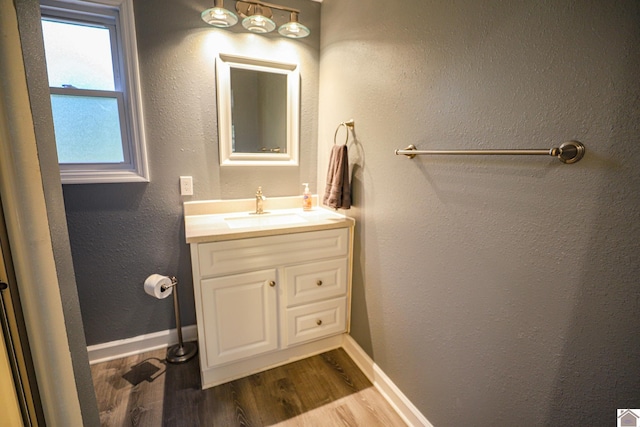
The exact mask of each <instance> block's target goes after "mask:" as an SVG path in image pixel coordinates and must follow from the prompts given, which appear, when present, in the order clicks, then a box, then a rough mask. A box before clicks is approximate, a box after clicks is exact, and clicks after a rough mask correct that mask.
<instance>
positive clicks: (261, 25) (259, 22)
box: [242, 15, 276, 33]
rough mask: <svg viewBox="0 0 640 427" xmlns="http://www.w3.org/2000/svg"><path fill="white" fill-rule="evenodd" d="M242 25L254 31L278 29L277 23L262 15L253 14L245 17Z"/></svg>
mask: <svg viewBox="0 0 640 427" xmlns="http://www.w3.org/2000/svg"><path fill="white" fill-rule="evenodd" d="M242 26H243V27H244V28H246V29H247V30H249V31H251V32H254V33H270V32H271V31H273V30H275V29H276V23H275V22H273V20H271V19H269V18H267V17H266V16H262V15H251V16H248V17H246V18H244V20H243V21H242Z"/></svg>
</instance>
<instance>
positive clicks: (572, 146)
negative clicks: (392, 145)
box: [395, 141, 586, 163]
mask: <svg viewBox="0 0 640 427" xmlns="http://www.w3.org/2000/svg"><path fill="white" fill-rule="evenodd" d="M585 151H586V149H585V147H584V145H583V144H582V143H581V142H578V141H568V142H565V143H563V144H562V145H560V147H555V148H548V149H539V150H538V149H533V150H525V149H515V150H418V149H417V148H416V146H415V145H413V144H411V145H409V146H408V147H407V148H405V149H403V150H395V153H396V156H399V155H401V154H402V155H405V156H407V157H409V158H410V159H413V158H414V157H415V156H418V155H423V154H426V155H443V154H445V155H472V156H474V155H476V156H477V155H492V156H495V155H528V156H531V155H533V156H552V157H557V158H558V160H560V161H561V162H562V163H575V162H577V161H579V160H580V159H582V158H583V157H584V153H585Z"/></svg>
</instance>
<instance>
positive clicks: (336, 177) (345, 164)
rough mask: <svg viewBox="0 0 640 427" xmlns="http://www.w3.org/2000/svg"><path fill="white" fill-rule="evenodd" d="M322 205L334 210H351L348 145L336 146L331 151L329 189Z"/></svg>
mask: <svg viewBox="0 0 640 427" xmlns="http://www.w3.org/2000/svg"><path fill="white" fill-rule="evenodd" d="M322 203H323V204H325V205H326V206H329V207H331V208H334V209H349V208H350V207H351V187H350V185H349V156H348V150H347V146H346V145H334V146H333V148H332V149H331V157H330V159H329V170H328V172H327V187H326V189H325V192H324V198H323V199H322Z"/></svg>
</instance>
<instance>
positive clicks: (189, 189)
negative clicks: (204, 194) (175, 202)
mask: <svg viewBox="0 0 640 427" xmlns="http://www.w3.org/2000/svg"><path fill="white" fill-rule="evenodd" d="M180 195H181V196H193V177H191V176H181V177H180Z"/></svg>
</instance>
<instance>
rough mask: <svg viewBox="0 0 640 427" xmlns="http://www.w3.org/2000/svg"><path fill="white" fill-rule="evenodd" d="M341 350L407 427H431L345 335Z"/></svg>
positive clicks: (351, 339)
mask: <svg viewBox="0 0 640 427" xmlns="http://www.w3.org/2000/svg"><path fill="white" fill-rule="evenodd" d="M342 348H344V350H345V351H346V352H347V354H348V355H349V357H351V359H353V361H354V362H355V363H356V365H358V367H359V368H360V370H361V371H362V372H363V373H364V374H365V375H366V376H367V378H369V381H371V382H372V383H373V385H374V386H375V387H376V388H377V389H378V391H379V392H380V393H381V394H382V396H384V398H385V399H386V400H387V401H388V402H389V403H390V404H391V406H393V408H394V409H395V410H396V412H397V413H398V415H400V416H401V417H402V419H403V420H404V422H406V423H407V425H409V426H412V427H418V426H424V427H433V424H431V423H430V422H429V421H428V420H427V419H426V418H425V416H424V415H422V413H421V412H420V411H419V410H418V408H416V407H415V406H414V405H413V403H411V401H410V400H409V399H408V398H407V397H406V396H405V395H404V394H403V393H402V392H401V391H400V389H399V388H398V387H397V386H396V385H395V384H394V383H393V381H391V379H390V378H389V377H388V376H387V375H386V374H385V373H384V372H383V371H382V369H380V367H379V366H378V365H376V364H375V362H374V361H373V360H372V359H371V358H370V357H369V355H368V354H367V353H365V351H364V350H363V349H362V347H360V345H358V343H357V342H356V341H355V340H354V339H353V338H351V336H350V335H348V334H345V335H344V340H343V343H342Z"/></svg>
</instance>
